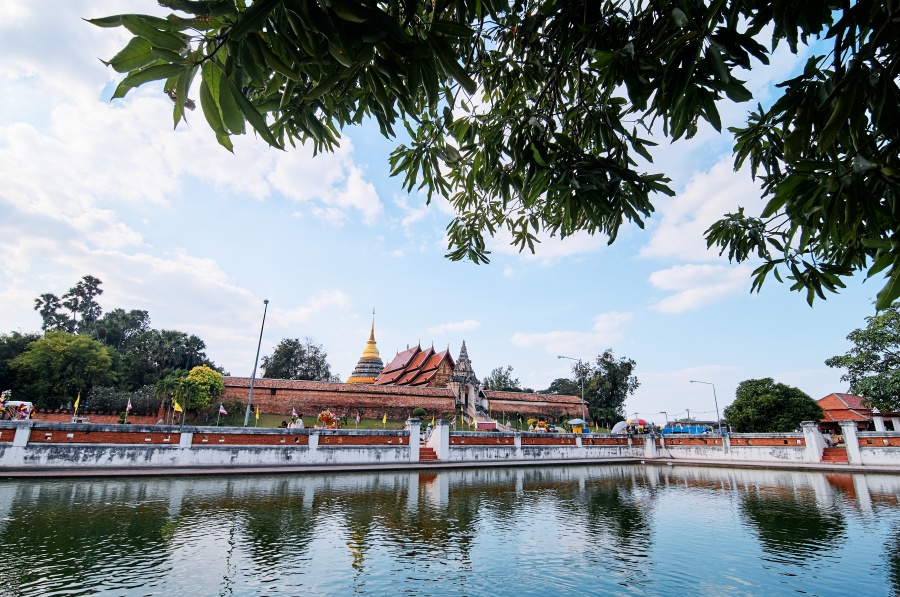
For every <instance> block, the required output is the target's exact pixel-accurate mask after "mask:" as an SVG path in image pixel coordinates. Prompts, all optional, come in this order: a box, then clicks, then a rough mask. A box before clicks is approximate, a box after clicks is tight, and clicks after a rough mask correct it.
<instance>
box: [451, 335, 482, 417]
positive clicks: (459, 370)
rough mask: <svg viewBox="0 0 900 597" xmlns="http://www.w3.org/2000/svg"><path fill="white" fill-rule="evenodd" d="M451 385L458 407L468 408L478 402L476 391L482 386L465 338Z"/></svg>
mask: <svg viewBox="0 0 900 597" xmlns="http://www.w3.org/2000/svg"><path fill="white" fill-rule="evenodd" d="M449 385H450V387H451V388H452V389H453V392H454V393H455V394H456V403H457V408H459V407H463V408H464V409H468V408H469V407H470V406H474V405H475V402H476V392H477V391H478V388H479V387H480V383H479V381H478V378H477V377H476V376H475V371H474V370H473V369H472V361H470V360H469V351H467V350H466V341H465V340H463V343H462V349H461V350H460V351H459V358H458V359H456V367H455V368H454V369H453V374H452V375H451V376H450V384H449Z"/></svg>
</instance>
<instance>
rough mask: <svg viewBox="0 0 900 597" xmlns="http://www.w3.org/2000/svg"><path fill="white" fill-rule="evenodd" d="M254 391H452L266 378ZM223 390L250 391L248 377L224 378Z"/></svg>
mask: <svg viewBox="0 0 900 597" xmlns="http://www.w3.org/2000/svg"><path fill="white" fill-rule="evenodd" d="M254 387H255V388H256V389H260V388H265V389H271V388H275V389H276V390H312V391H314V390H319V391H327V392H336V393H340V392H348V393H351V394H379V395H384V394H395V395H406V396H433V397H436V398H452V397H453V396H454V394H453V390H451V389H450V388H430V387H418V386H392V385H378V386H376V385H374V384H367V383H340V382H329V381H304V380H293V379H272V378H268V377H264V378H259V377H258V378H256V381H255V383H254ZM225 388H226V389H228V388H247V389H248V390H249V389H250V378H249V377H226V378H225Z"/></svg>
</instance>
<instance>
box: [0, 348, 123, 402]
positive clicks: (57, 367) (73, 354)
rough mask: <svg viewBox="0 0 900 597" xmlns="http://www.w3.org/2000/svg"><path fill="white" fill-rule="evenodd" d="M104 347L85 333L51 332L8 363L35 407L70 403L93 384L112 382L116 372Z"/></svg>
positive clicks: (114, 379)
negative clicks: (26, 388) (25, 387)
mask: <svg viewBox="0 0 900 597" xmlns="http://www.w3.org/2000/svg"><path fill="white" fill-rule="evenodd" d="M112 362H113V361H112V357H111V356H110V354H109V351H108V350H107V348H106V347H105V346H104V345H103V344H101V343H100V342H97V341H96V340H92V339H91V338H88V337H87V336H81V335H76V334H70V333H68V332H61V331H51V332H47V333H46V334H45V335H44V337H43V338H41V339H40V340H36V341H34V342H32V343H30V344H29V345H28V347H27V348H26V349H25V351H24V352H22V354H20V355H19V356H17V357H16V358H14V359H13V360H12V362H11V363H10V366H11V368H12V369H13V371H14V372H15V373H16V374H17V375H18V376H19V380H20V382H21V383H23V384H26V385H27V386H28V392H29V394H30V395H31V399H32V402H34V403H35V406H37V407H38V408H45V407H57V406H60V405H64V404H66V403H68V402H73V401H74V400H75V398H76V397H77V396H78V395H79V394H82V393H83V394H86V393H87V391H88V390H90V389H91V387H93V386H95V385H112V384H114V383H115V382H116V374H115V372H114V371H113V369H112Z"/></svg>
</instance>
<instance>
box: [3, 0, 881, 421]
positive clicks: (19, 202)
mask: <svg viewBox="0 0 900 597" xmlns="http://www.w3.org/2000/svg"><path fill="white" fill-rule="evenodd" d="M0 6H2V8H3V11H2V13H3V14H4V19H3V20H2V21H0V55H2V56H4V59H3V60H2V61H0V181H2V182H0V331H3V332H9V331H11V330H21V331H36V330H38V329H39V327H40V319H39V317H38V315H37V313H36V312H35V311H34V310H33V309H32V306H33V301H34V298H35V297H37V296H38V295H39V294H41V293H43V292H54V293H56V294H62V293H64V292H65V291H66V290H67V289H68V288H69V287H71V286H72V285H73V284H74V283H75V282H76V281H77V280H78V279H79V278H80V277H81V276H83V275H85V274H92V275H94V276H97V277H99V278H100V279H101V280H103V283H104V286H103V287H104V289H105V293H104V294H103V296H102V297H101V301H100V302H101V305H102V306H103V307H104V309H106V310H109V309H112V308H115V307H121V308H124V309H146V310H148V311H149V312H150V316H151V319H152V325H153V326H154V327H156V328H165V329H179V330H182V331H185V332H189V333H195V334H197V335H199V336H200V337H202V338H203V339H204V340H205V341H206V343H207V346H208V350H207V353H208V354H209V356H210V357H211V358H212V359H213V360H215V361H216V362H217V363H218V364H220V365H222V366H224V367H225V369H226V370H227V371H229V372H231V373H232V374H234V375H249V374H250V371H251V370H252V367H253V357H254V355H255V352H256V342H257V339H258V334H259V326H260V322H261V319H262V312H263V303H262V301H263V299H269V300H270V304H269V307H270V309H269V312H268V316H267V320H266V329H265V333H264V336H263V347H262V351H263V354H266V353H269V352H271V350H272V348H273V346H274V345H275V344H277V342H278V341H279V340H281V339H282V338H285V337H291V338H293V337H304V336H310V337H312V338H314V339H315V340H316V341H317V342H319V343H321V344H323V345H324V346H325V348H326V350H327V352H328V354H329V361H330V362H331V364H332V368H333V370H334V371H336V372H338V373H340V374H341V375H342V376H343V377H345V378H346V377H347V376H348V375H349V374H350V372H351V370H352V369H353V366H354V365H355V364H356V361H357V359H358V358H359V356H360V354H361V352H362V349H363V348H364V346H365V341H366V339H367V338H368V330H369V324H370V320H371V312H372V308H373V307H374V308H375V309H376V313H377V315H376V339H377V341H378V347H379V349H380V351H381V354H382V358H383V359H384V360H385V361H389V360H390V358H391V357H393V355H394V354H395V352H396V351H398V350H404V349H405V348H406V347H407V345H409V344H415V343H417V342H421V343H422V344H423V346H425V345H427V346H430V345H431V344H432V343H434V346H435V347H436V348H439V349H443V348H446V347H447V346H449V347H450V350H451V353H452V354H453V355H454V357H456V356H457V355H458V353H459V349H460V343H461V342H462V340H463V339H465V340H466V344H467V347H468V351H469V355H470V357H471V359H472V363H473V366H474V368H475V372H476V374H477V375H479V376H480V377H482V378H483V377H484V376H486V375H487V374H488V373H489V372H490V371H491V369H493V368H494V367H498V366H506V365H511V366H512V367H513V369H514V375H515V376H517V377H518V378H519V379H520V381H521V382H522V383H523V384H524V385H527V386H530V387H533V388H535V389H542V388H545V387H547V385H549V383H550V381H552V380H553V379H554V378H556V377H561V376H568V375H569V372H570V365H571V363H570V362H569V361H565V360H559V359H557V358H556V357H557V355H561V354H562V355H567V356H572V357H576V358H578V357H580V358H584V359H585V360H587V359H590V358H592V357H594V356H596V355H597V354H599V353H601V352H602V351H603V350H604V349H606V348H612V349H613V350H614V352H615V354H616V355H617V356H627V357H630V358H633V359H635V360H636V361H637V369H636V374H637V376H638V378H639V380H640V381H641V387H640V388H639V390H638V391H637V393H636V394H635V395H634V396H633V397H631V398H629V400H628V402H627V410H628V412H629V413H635V412H637V413H639V414H641V415H642V416H644V417H646V418H651V419H654V420H657V421H658V422H661V421H662V419H663V418H664V417H663V415H662V414H660V413H661V412H662V411H665V412H666V413H667V414H668V415H669V417H672V416H678V415H682V414H684V413H685V411H686V410H687V409H690V410H691V414H692V415H695V414H696V415H697V416H701V417H706V416H707V415H708V416H709V418H713V417H714V412H715V409H714V404H713V396H712V388H711V387H710V386H706V385H700V384H691V383H689V382H690V380H691V379H698V380H702V381H708V382H711V383H714V384H715V388H716V393H717V395H718V401H719V407H720V409H722V408H724V407H725V406H726V405H727V404H730V403H731V401H732V400H733V399H734V391H735V388H736V386H737V384H738V383H739V382H740V381H742V380H745V379H751V378H758V377H773V378H775V380H776V381H780V382H783V383H787V384H790V385H795V386H797V387H799V388H800V389H802V390H804V391H805V392H807V393H808V394H810V395H811V396H813V397H814V398H817V399H818V398H821V397H822V396H825V395H826V394H828V393H830V392H834V391H846V390H847V387H846V384H845V383H843V382H840V379H839V378H840V374H841V372H840V371H838V370H833V369H829V368H828V367H826V366H825V365H824V360H825V359H826V358H828V357H831V356H833V355H836V354H841V353H844V352H846V350H847V349H848V348H849V344H848V342H847V341H846V340H845V338H846V335H847V334H848V333H849V332H850V331H852V330H853V329H855V328H858V327H861V326H863V325H864V318H865V317H866V316H868V315H872V314H873V313H874V307H873V300H874V296H875V294H876V292H877V290H878V288H879V283H880V281H879V280H872V281H871V282H870V283H867V284H863V283H862V279H861V278H860V279H858V280H853V281H851V283H850V284H849V288H848V289H847V290H846V291H844V292H843V293H842V294H840V295H833V296H830V297H829V298H828V300H827V301H824V302H823V301H817V302H816V304H815V306H814V307H813V308H810V307H808V306H807V304H806V302H805V296H804V295H801V294H797V293H791V292H789V291H788V288H787V286H786V285H782V284H778V283H777V282H776V281H775V280H774V279H773V280H770V281H768V282H767V283H766V285H765V287H764V290H763V292H762V293H761V294H759V295H751V294H750V293H749V289H750V278H749V272H750V271H752V269H753V266H752V264H744V265H740V266H737V265H732V264H729V263H728V261H727V259H723V258H720V257H719V256H718V255H717V254H716V253H715V252H710V251H707V250H706V248H705V242H704V240H703V237H702V232H703V230H704V229H706V227H707V226H708V225H709V224H710V223H712V222H713V221H714V220H715V219H717V218H718V217H720V216H721V215H722V214H724V213H726V212H727V211H730V210H733V209H735V208H736V207H737V206H739V205H743V206H746V207H747V208H748V210H749V211H751V212H757V211H758V210H759V209H760V201H761V200H760V199H759V198H758V196H759V193H758V190H757V188H756V186H754V184H753V183H752V181H751V180H750V178H749V176H748V175H747V174H746V173H744V172H741V173H734V172H733V171H732V167H731V156H730V147H731V142H730V139H729V138H728V137H727V136H722V135H718V134H717V133H715V131H713V130H712V129H711V128H709V127H706V128H701V130H700V132H699V133H698V135H697V136H696V138H695V139H693V140H691V141H689V142H680V143H678V144H677V145H674V146H669V145H668V144H666V145H662V146H660V147H659V148H657V149H658V151H657V152H656V154H655V156H656V163H655V164H654V165H651V166H649V168H652V169H654V170H655V171H663V172H666V174H668V175H669V176H670V177H671V178H672V179H673V185H674V188H675V189H676V190H677V191H678V195H677V196H676V197H674V198H668V197H663V196H660V197H658V198H657V202H656V206H657V210H658V211H657V212H656V214H655V215H654V216H653V218H652V219H651V220H650V221H649V222H648V224H647V227H646V229H645V230H640V229H638V228H636V227H629V228H626V229H623V231H622V233H621V234H620V236H619V239H618V240H617V241H616V243H615V244H614V245H612V246H607V245H606V241H605V239H604V238H601V237H589V236H587V235H576V236H575V237H573V238H571V239H567V240H566V241H565V242H559V241H558V240H556V239H549V238H548V239H545V242H544V243H542V244H541V245H539V247H538V251H537V254H536V255H531V254H519V253H518V252H517V251H516V250H515V249H514V248H512V247H509V246H508V245H507V244H505V243H504V242H503V241H502V239H495V240H494V241H492V242H491V248H492V250H493V256H492V261H491V263H490V264H489V265H480V266H476V265H474V264H471V263H451V262H449V261H448V260H446V259H445V258H444V257H443V255H444V253H445V251H446V242H445V240H444V238H445V237H444V228H445V226H446V224H447V222H448V221H449V220H450V217H451V214H450V211H449V209H448V207H447V206H446V205H445V203H444V202H443V201H442V200H440V199H438V200H436V201H434V202H433V203H432V204H431V205H430V206H426V205H425V200H424V198H423V197H422V196H419V195H416V194H412V195H410V194H407V193H406V192H404V191H403V189H402V188H401V185H400V182H401V181H400V180H398V179H394V178H390V177H389V175H388V165H387V156H388V154H389V153H390V151H391V149H392V147H394V145H395V144H396V143H398V141H391V140H386V139H384V138H383V137H381V136H380V134H379V133H378V129H377V127H375V126H362V127H356V128H353V129H349V130H347V131H346V136H345V137H344V139H343V141H342V146H341V148H340V150H339V151H337V152H336V153H334V154H325V155H320V156H317V157H315V158H313V157H312V151H311V149H306V148H300V149H297V150H291V151H288V152H279V151H276V150H273V149H270V148H268V147H267V146H265V144H264V143H262V142H260V141H258V140H257V139H255V138H253V137H251V136H245V137H242V138H236V139H235V155H231V154H229V153H228V152H227V151H225V150H224V149H222V148H220V147H219V146H218V145H217V144H216V142H215V139H214V137H213V135H212V133H211V132H210V130H209V129H208V128H207V126H206V124H205V121H204V119H203V116H202V114H201V113H200V111H199V110H197V111H196V112H194V113H189V115H188V118H189V122H188V124H187V125H184V124H182V125H180V126H179V127H178V128H177V129H176V130H173V128H172V116H171V112H172V111H171V103H170V101H169V100H168V99H167V98H166V97H165V96H164V95H163V94H162V92H161V87H152V88H147V89H140V90H138V91H136V92H132V93H131V94H129V96H128V97H127V98H126V99H125V100H117V101H115V102H109V101H108V97H109V95H110V90H111V89H112V87H114V85H115V84H116V81H117V75H116V73H114V72H113V71H112V70H111V69H107V68H106V67H104V66H103V65H102V64H101V63H100V61H99V60H98V58H104V59H108V58H110V57H111V56H113V55H114V54H115V53H116V52H117V51H118V49H120V48H121V47H122V46H123V45H124V43H125V42H126V41H127V39H128V34H127V32H124V31H123V30H108V29H106V30H104V29H98V28H95V27H93V26H91V25H90V24H88V23H85V22H84V21H82V20H81V19H82V18H91V17H98V16H105V15H109V14H117V13H122V12H148V11H155V10H158V8H157V6H156V4H155V3H154V2H148V1H141V2H100V1H97V2H92V1H87V0H79V1H62V0H54V1H45V2H41V3H24V2H14V1H11V0H0ZM804 60H805V58H804V57H803V56H801V57H794V56H792V55H790V54H789V53H787V52H786V51H784V50H783V49H780V50H779V52H778V53H776V56H775V59H774V60H773V65H772V66H771V67H770V68H767V69H759V70H754V72H753V73H752V76H750V75H751V74H750V73H748V78H750V83H749V84H748V86H749V87H750V89H751V90H752V91H753V92H754V95H755V97H756V98H757V99H758V100H759V101H762V102H764V103H765V102H766V101H769V100H770V98H771V97H772V87H771V83H772V82H773V81H778V80H781V79H783V78H784V77H786V76H787V75H788V74H789V73H790V72H792V71H793V70H794V69H795V68H797V65H798V64H802V63H803V61H804ZM748 106H749V104H744V105H740V106H734V105H724V106H722V107H721V109H722V113H723V114H722V115H723V121H724V123H725V125H726V126H728V125H737V124H740V123H741V122H742V121H743V117H744V114H745V110H746V108H747V107H748Z"/></svg>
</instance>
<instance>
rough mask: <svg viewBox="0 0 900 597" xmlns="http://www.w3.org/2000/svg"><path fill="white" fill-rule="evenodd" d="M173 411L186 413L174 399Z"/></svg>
mask: <svg viewBox="0 0 900 597" xmlns="http://www.w3.org/2000/svg"><path fill="white" fill-rule="evenodd" d="M75 404H78V401H76V402H75ZM172 410H174V411H175V412H177V413H180V412H184V410H183V409H182V408H181V405H180V404H178V401H177V400H175V399H172Z"/></svg>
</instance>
